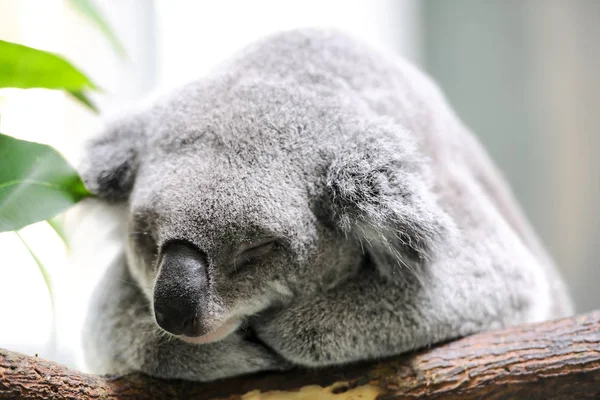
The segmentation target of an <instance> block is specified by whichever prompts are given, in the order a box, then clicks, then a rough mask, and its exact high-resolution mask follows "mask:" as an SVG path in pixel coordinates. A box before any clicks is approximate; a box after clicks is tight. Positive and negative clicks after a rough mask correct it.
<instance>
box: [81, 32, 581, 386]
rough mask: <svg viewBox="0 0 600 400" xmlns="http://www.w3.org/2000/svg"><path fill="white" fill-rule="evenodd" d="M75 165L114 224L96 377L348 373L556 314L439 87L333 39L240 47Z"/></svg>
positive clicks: (524, 229)
mask: <svg viewBox="0 0 600 400" xmlns="http://www.w3.org/2000/svg"><path fill="white" fill-rule="evenodd" d="M82 172H83V176H84V179H85V181H86V183H87V185H88V187H89V188H90V190H91V191H92V192H93V193H94V194H96V195H97V196H98V197H99V198H100V199H102V200H103V201H105V202H106V205H107V206H106V207H107V210H108V209H113V210H117V211H119V212H123V213H125V215H126V217H124V218H122V224H123V225H124V226H125V227H126V230H127V237H124V238H123V256H122V257H121V258H120V259H119V260H118V261H117V262H116V263H114V264H113V265H112V266H110V267H109V269H108V271H107V273H106V275H105V277H104V279H103V281H102V282H101V283H100V285H99V287H98V289H97V291H96V294H95V300H94V302H93V305H92V307H91V310H90V313H89V316H88V320H87V327H86V333H85V347H86V351H87V360H88V362H89V364H90V367H91V368H92V369H93V370H94V371H95V372H98V373H125V372H129V371H141V372H144V373H147V374H150V375H153V376H157V377H162V378H182V379H189V380H197V381H206V380H213V379H218V378H222V377H227V376H233V375H239V374H245V373H251V372H255V371H260V370H277V369H284V368H289V367H292V366H305V367H313V366H325V365H331V364H341V363H349V362H353V361H357V360H363V359H373V358H379V357H385V356H390V355H395V354H399V353H403V352H408V351H411V350H414V349H418V348H422V347H424V346H428V345H431V344H434V343H437V342H440V341H445V340H449V339H452V338H457V337H461V336H465V335H469V334H472V333H475V332H479V331H482V330H485V329H492V328H499V327H503V326H507V325H514V324H521V323H524V322H531V321H540V320H545V319H548V318H555V317H561V316H565V315H567V314H569V313H570V312H571V305H570V300H569V298H568V295H567V293H566V290H565V288H564V285H563V283H562V281H561V279H560V277H559V276H558V274H557V272H556V270H555V268H554V266H553V264H552V261H551V260H550V258H549V257H548V255H547V254H546V252H545V250H544V249H543V247H542V246H541V244H540V242H539V241H538V239H537V237H536V236H535V234H534V233H533V231H532V230H531V228H530V227H529V225H528V224H527V222H526V220H525V218H524V217H523V216H522V214H521V212H520V211H519V208H518V207H517V205H516V204H515V201H514V200H513V198H512V196H511V194H510V192H509V190H508V189H507V187H506V185H505V184H504V182H503V181H502V179H501V178H500V176H499V174H498V172H497V171H496V170H495V169H494V167H493V166H492V164H491V162H490V160H489V158H488V156H487V155H486V154H485V152H484V150H483V149H482V148H481V146H480V145H479V143H478V142H477V140H476V139H475V138H474V137H473V135H472V134H471V133H469V131H468V130H467V129H466V128H465V127H464V126H463V125H462V124H461V122H460V121H459V120H458V118H457V117H456V116H455V115H454V113H453V112H452V110H451V109H450V108H449V107H448V105H447V104H446V102H445V100H444V98H443V96H442V95H441V94H440V92H439V90H438V89H437V88H436V86H435V85H434V84H433V83H432V82H431V81H430V80H429V79H428V78H427V77H426V76H424V75H423V74H422V73H421V72H419V71H417V70H416V69H415V68H414V67H413V66H411V65H409V64H407V63H406V62H405V61H403V60H400V59H398V58H396V57H395V56H392V55H389V54H386V53H382V52H379V51H374V50H372V49H370V48H368V47H366V46H365V45H363V44H361V43H360V42H357V41H355V40H354V39H352V38H349V37H347V36H345V35H343V34H340V33H336V32H332V31H321V30H299V31H292V32H285V33H280V34H277V35H274V36H271V37H269V38H266V39H264V40H262V41H259V42H257V43H255V44H253V45H251V46H249V47H248V48H246V49H245V50H243V51H241V52H240V53H238V54H237V55H236V56H234V57H233V58H232V59H230V60H229V61H227V62H225V63H224V64H222V65H221V66H220V67H219V68H217V69H216V71H215V72H213V73H212V74H211V75H209V76H207V77H204V78H202V79H200V80H198V81H195V82H192V83H190V84H188V85H186V86H184V87H181V88H179V89H178V90H175V91H174V92H172V93H171V94H169V95H167V96H165V97H163V98H159V99H158V100H157V101H155V102H154V103H153V104H152V105H151V106H149V107H146V108H144V109H142V110H139V111H137V112H135V113H132V114H131V115H129V116H127V117H125V118H122V119H120V120H117V121H115V122H113V123H112V124H110V125H109V126H108V127H107V129H106V130H105V131H104V132H103V133H102V134H101V135H100V136H99V137H97V138H96V139H95V140H93V141H92V142H91V143H90V145H89V148H88V156H87V158H86V162H85V165H83V166H82Z"/></svg>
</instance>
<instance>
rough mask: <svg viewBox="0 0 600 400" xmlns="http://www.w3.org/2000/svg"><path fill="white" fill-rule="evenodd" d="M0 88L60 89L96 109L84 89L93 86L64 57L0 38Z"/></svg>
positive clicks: (90, 88) (86, 89)
mask: <svg viewBox="0 0 600 400" xmlns="http://www.w3.org/2000/svg"><path fill="white" fill-rule="evenodd" d="M0 88H19V89H30V88H44V89H60V90H64V91H66V92H68V93H70V94H71V95H72V96H73V97H74V98H76V99H77V100H79V101H80V102H82V103H83V104H84V105H85V106H87V107H89V108H91V109H92V110H94V111H96V107H94V105H93V104H92V102H91V101H90V100H89V98H88V97H87V94H86V91H88V90H93V89H97V87H96V85H94V84H93V83H92V82H91V81H90V80H89V79H88V78H87V77H86V76H85V75H84V74H83V73H81V72H80V71H79V70H77V68H75V67H74V66H73V65H72V64H71V63H70V62H68V61H67V60H65V59H64V58H62V57H60V56H58V55H56V54H53V53H49V52H47V51H42V50H38V49H34V48H31V47H27V46H23V45H20V44H17V43H12V42H6V41H3V40H0Z"/></svg>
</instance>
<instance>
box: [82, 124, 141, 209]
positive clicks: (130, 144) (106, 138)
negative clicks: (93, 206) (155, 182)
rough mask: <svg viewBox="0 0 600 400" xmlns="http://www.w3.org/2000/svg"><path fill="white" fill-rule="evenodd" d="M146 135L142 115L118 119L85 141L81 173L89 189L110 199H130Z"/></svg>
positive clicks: (99, 195) (116, 200)
mask: <svg viewBox="0 0 600 400" xmlns="http://www.w3.org/2000/svg"><path fill="white" fill-rule="evenodd" d="M142 137H143V124H142V122H141V119H140V118H139V117H129V118H125V119H120V120H115V121H113V122H111V123H109V124H107V126H106V128H105V130H104V131H103V132H102V133H101V134H100V135H98V136H96V137H94V138H93V139H92V140H90V141H89V142H88V143H87V144H86V149H85V155H84V158H83V160H82V162H81V167H80V172H81V175H82V177H83V180H84V182H85V184H86V186H87V188H88V189H89V190H90V192H92V193H93V194H95V195H96V196H98V197H101V198H103V199H106V200H109V201H115V202H118V201H124V200H126V199H127V198H128V196H129V193H130V192H131V188H132V186H133V182H134V180H135V175H136V171H137V165H138V151H139V150H140V147H141V140H142Z"/></svg>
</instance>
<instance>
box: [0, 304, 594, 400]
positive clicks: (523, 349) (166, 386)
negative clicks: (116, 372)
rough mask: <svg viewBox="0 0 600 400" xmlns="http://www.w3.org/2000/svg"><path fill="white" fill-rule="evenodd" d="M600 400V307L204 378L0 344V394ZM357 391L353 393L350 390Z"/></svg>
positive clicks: (2, 396) (36, 396)
mask: <svg viewBox="0 0 600 400" xmlns="http://www.w3.org/2000/svg"><path fill="white" fill-rule="evenodd" d="M301 394H303V395H305V397H302V398H306V399H344V398H358V397H359V396H358V395H359V394H361V395H362V397H360V398H361V399H365V400H366V399H375V398H378V399H386V400H388V399H418V398H422V399H439V398H443V399H448V400H452V399H461V400H468V399H479V398H485V399H515V398H527V399H544V400H546V399H599V398H600V311H596V312H592V313H589V314H585V315H581V316H578V317H572V318H565V319H562V320H557V321H550V322H544V323H540V324H532V325H524V326H519V327H514V328H508V329H504V330H500V331H493V332H486V333H481V334H478V335H474V336H471V337H468V338H464V339H460V340H457V341H454V342H451V343H448V344H444V345H441V346H438V347H435V348H433V349H428V350H424V351H421V352H418V353H415V354H411V355H408V356H402V357H397V358H393V359H390V360H387V361H380V362H372V363H361V364H357V365H350V366H341V367H335V368H325V369H320V370H294V371H289V372H286V373H269V374H258V375H253V376H246V377H240V378H233V379H227V380H223V381H216V382H210V383H193V382H183V381H164V380H159V379H154V378H150V377H147V376H143V375H140V374H131V375H126V376H120V377H109V376H96V375H88V374H83V373H81V372H78V371H74V370H70V369H67V368H65V367H63V366H61V365H59V364H56V363H53V362H50V361H46V360H42V359H39V358H34V357H28V356H25V355H22V354H18V353H14V352H11V351H8V350H3V349H0V399H17V398H18V399H54V398H70V399H115V400H117V399H118V400H122V399H140V400H145V399H158V400H160V399H176V398H181V399H207V400H208V399H241V398H242V396H243V395H245V396H244V397H243V399H267V398H268V399H273V398H277V399H298V398H299V397H296V396H299V395H301ZM274 395H277V396H274ZM352 396H354V397H352Z"/></svg>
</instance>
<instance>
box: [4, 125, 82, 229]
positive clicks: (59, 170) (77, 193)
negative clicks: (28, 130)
mask: <svg viewBox="0 0 600 400" xmlns="http://www.w3.org/2000/svg"><path fill="white" fill-rule="evenodd" d="M86 196H89V192H88V191H87V189H86V188H85V186H84V184H83V182H82V180H81V178H80V177H79V175H78V174H77V171H75V169H74V168H73V167H71V166H70V165H69V163H68V162H67V161H66V160H65V159H64V158H63V157H62V156H61V155H60V154H59V153H58V152H57V151H56V150H54V149H53V148H52V147H50V146H47V145H44V144H40V143H34V142H27V141H24V140H19V139H15V138H13V137H10V136H6V135H2V134H0V232H4V231H13V230H18V229H21V228H23V227H24V226H26V225H29V224H32V223H34V222H38V221H43V220H45V219H48V218H51V217H53V216H55V215H56V214H58V213H60V212H62V211H64V210H66V209H67V208H68V207H69V206H71V205H73V204H75V203H76V202H78V201H79V200H81V199H83V198H84V197H86Z"/></svg>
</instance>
